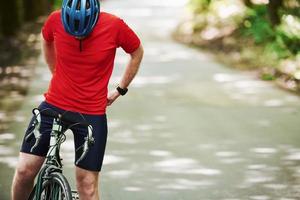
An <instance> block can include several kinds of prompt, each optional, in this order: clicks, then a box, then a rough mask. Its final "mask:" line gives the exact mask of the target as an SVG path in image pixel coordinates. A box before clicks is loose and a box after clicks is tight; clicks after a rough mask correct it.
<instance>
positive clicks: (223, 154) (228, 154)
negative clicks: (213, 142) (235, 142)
mask: <svg viewBox="0 0 300 200" xmlns="http://www.w3.org/2000/svg"><path fill="white" fill-rule="evenodd" d="M237 155H239V153H238V152H235V151H218V152H217V153H216V156H218V157H233V156H237Z"/></svg>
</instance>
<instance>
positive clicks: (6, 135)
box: [0, 133, 16, 154]
mask: <svg viewBox="0 0 300 200" xmlns="http://www.w3.org/2000/svg"><path fill="white" fill-rule="evenodd" d="M15 137H16V136H15V135H14V134H13V133H2V134H0V141H1V142H2V141H4V140H13V139H15ZM0 154H1V152H0Z"/></svg>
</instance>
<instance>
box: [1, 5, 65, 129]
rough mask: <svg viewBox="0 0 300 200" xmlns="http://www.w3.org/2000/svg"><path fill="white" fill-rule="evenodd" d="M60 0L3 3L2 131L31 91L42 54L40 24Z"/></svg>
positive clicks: (56, 6)
mask: <svg viewBox="0 0 300 200" xmlns="http://www.w3.org/2000/svg"><path fill="white" fill-rule="evenodd" d="M60 5H61V0H9V1H3V2H2V3H1V4H0V44H1V45H0V132H1V131H3V130H5V129H6V128H7V127H8V124H9V122H10V121H11V120H12V119H11V118H12V116H13V115H12V113H13V111H15V110H17V109H18V107H19V106H20V105H21V102H22V101H23V97H24V96H25V95H26V94H27V92H28V89H29V88H28V86H29V82H30V78H31V77H32V74H34V73H33V70H34V66H35V64H36V61H37V58H38V54H39V53H40V43H39V39H40V37H39V36H40V31H41V26H42V24H43V22H44V20H45V18H46V16H47V14H48V13H49V12H51V10H53V9H55V8H58V7H59V6H60Z"/></svg>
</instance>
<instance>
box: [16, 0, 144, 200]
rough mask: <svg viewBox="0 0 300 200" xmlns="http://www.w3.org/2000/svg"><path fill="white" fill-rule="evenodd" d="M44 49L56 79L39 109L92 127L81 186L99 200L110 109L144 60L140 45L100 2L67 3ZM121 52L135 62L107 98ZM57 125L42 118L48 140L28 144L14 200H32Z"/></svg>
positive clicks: (77, 133)
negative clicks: (92, 141)
mask: <svg viewBox="0 0 300 200" xmlns="http://www.w3.org/2000/svg"><path fill="white" fill-rule="evenodd" d="M42 47H43V48H42V49H43V54H44V57H45V60H46V63H47V64H48V67H49V69H50V71H51V73H52V79H51V82H50V85H49V88H48V91H47V92H46V93H45V94H44V96H45V100H44V101H43V102H42V103H41V104H40V105H39V108H41V109H44V108H52V109H54V110H56V111H58V112H61V113H62V112H64V111H71V112H76V113H81V114H82V115H83V116H84V117H85V118H86V120H87V121H88V123H90V124H91V125H92V126H93V137H94V138H95V144H94V145H93V146H92V147H91V148H90V150H89V152H88V154H87V156H86V157H85V158H84V159H83V160H82V161H81V162H80V163H79V164H78V165H77V166H76V185H77V190H78V193H79V196H80V199H83V200H89V199H93V200H96V199H99V191H98V183H99V175H100V171H101V167H102V161H103V157H104V152H105V146H106V139H107V122H106V114H105V113H106V107H107V106H110V105H111V104H112V103H113V102H114V101H115V100H116V99H117V98H118V97H119V96H120V95H125V94H126V92H127V90H128V89H127V87H128V86H129V84H130V83H131V81H132V80H133V78H134V77H135V75H136V73H137V71H138V68H139V65H140V62H141V60H142V57H143V48H142V45H141V42H140V40H139V38H138V36H137V35H136V34H135V33H134V31H133V30H132V29H131V28H130V27H129V26H128V25H126V23H125V22H124V21H123V20H122V19H120V18H119V17H117V16H114V15H112V14H109V13H106V12H100V4H99V2H98V0H64V1H63V3H62V9H61V10H59V11H54V12H53V13H51V14H50V16H49V17H48V19H47V20H46V22H45V24H44V26H43V28H42ZM118 47H121V48H122V49H123V50H124V51H125V52H126V53H128V54H129V55H130V60H129V62H128V64H127V66H126V68H125V71H124V74H123V76H122V77H121V80H120V82H119V85H118V87H116V89H115V90H113V91H111V92H109V93H108V89H107V86H108V82H109V79H110V76H111V73H112V70H113V65H114V59H115V54H116V49H117V48H118ZM52 120H53V119H51V118H49V117H45V116H42V124H41V127H40V132H41V133H42V134H43V137H42V139H41V142H40V144H39V145H38V146H37V147H36V148H35V150H34V151H33V152H32V153H31V152H30V148H31V147H32V145H33V144H31V143H28V142H26V141H23V144H22V147H21V150H20V155H19V162H18V165H17V168H16V172H15V176H14V179H13V184H12V199H13V200H24V199H27V197H28V196H29V194H30V191H31V190H32V187H33V182H34V178H35V176H36V175H37V173H38V171H39V169H40V167H41V165H42V164H43V161H44V159H45V156H46V153H47V151H48V148H49V137H50V130H51V128H52ZM30 126H31V123H30V124H29V126H28V129H27V131H26V134H28V130H29V129H30ZM85 131H86V130H85V129H82V128H80V127H75V128H73V129H72V132H73V134H74V143H75V147H76V148H77V147H79V146H80V145H81V144H82V143H83V142H84V137H85V134H86V133H85ZM26 134H25V136H26ZM78 156H79V155H77V152H76V153H75V157H76V158H78Z"/></svg>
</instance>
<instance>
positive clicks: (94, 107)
mask: <svg viewBox="0 0 300 200" xmlns="http://www.w3.org/2000/svg"><path fill="white" fill-rule="evenodd" d="M42 35H43V38H44V39H45V40H46V41H47V42H54V46H55V51H56V63H55V71H54V73H53V76H52V79H51V82H50V85H49V88H48V91H47V92H46V93H45V94H44V96H45V99H46V102H48V103H50V104H53V105H55V106H57V107H59V108H61V109H64V110H70V111H74V112H80V113H84V114H97V115H98V114H104V113H105V111H106V104H107V92H108V89H107V86H108V82H109V79H110V76H111V74H112V70H113V66H114V59H115V54H116V49H117V48H118V47H122V49H124V51H126V52H127V53H132V52H134V51H135V50H136V49H137V48H138V47H139V46H140V40H139V38H138V37H137V35H136V34H135V33H134V32H133V31H132V29H130V27H128V25H127V24H126V23H125V22H124V21H123V20H122V19H120V18H118V17H116V16H114V15H112V14H109V13H105V12H101V13H100V15H99V20H98V22H97V24H96V26H95V28H94V30H93V31H92V32H91V34H90V35H89V36H88V37H86V38H84V39H83V40H81V41H80V40H78V39H76V38H75V37H73V36H71V35H69V34H68V33H66V32H65V30H64V27H63V24H62V21H61V12H60V11H54V12H53V13H52V14H51V15H50V16H49V17H48V19H47V21H46V22H45V24H44V26H43V28H42Z"/></svg>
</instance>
